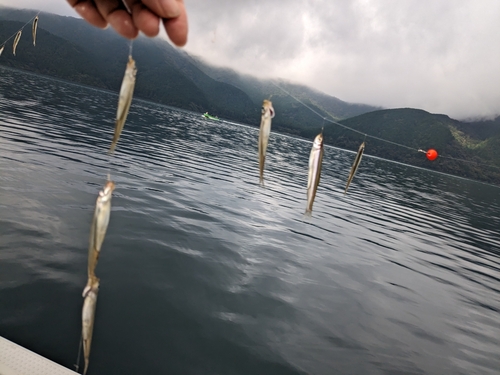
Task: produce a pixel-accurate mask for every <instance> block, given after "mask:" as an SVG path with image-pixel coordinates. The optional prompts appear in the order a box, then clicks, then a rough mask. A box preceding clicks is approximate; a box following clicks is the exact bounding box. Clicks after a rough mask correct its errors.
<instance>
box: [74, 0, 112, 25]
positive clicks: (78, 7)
mask: <svg viewBox="0 0 500 375" xmlns="http://www.w3.org/2000/svg"><path fill="white" fill-rule="evenodd" d="M67 1H68V3H69V5H71V6H72V7H73V9H75V11H76V12H77V13H78V14H79V15H80V16H81V17H82V18H83V19H84V20H86V21H87V22H88V23H90V24H91V25H94V26H96V27H100V28H101V29H104V28H105V27H106V26H107V25H108V23H107V22H106V20H105V19H104V18H103V17H102V16H101V14H100V13H99V11H98V10H97V8H96V6H95V4H94V2H93V1H92V0H86V1H85V0H84V1H82V0H67Z"/></svg>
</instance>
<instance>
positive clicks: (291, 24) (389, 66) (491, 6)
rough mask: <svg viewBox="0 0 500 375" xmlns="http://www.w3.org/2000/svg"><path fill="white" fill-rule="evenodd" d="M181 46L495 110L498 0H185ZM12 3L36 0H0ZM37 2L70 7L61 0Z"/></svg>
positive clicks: (382, 92) (365, 89)
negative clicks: (186, 17) (184, 36)
mask: <svg viewBox="0 0 500 375" xmlns="http://www.w3.org/2000/svg"><path fill="white" fill-rule="evenodd" d="M185 3H186V7H187V9H188V14H189V25H190V34H189V42H188V45H187V46H186V50H187V51H188V52H191V53H194V54H196V55H198V56H201V57H203V58H204V59H206V60H207V61H209V62H210V63H212V64H215V65H219V66H228V67H232V68H234V69H236V70H239V71H242V72H245V73H250V74H252V75H255V76H258V77H262V78H263V77H280V78H286V79H289V80H292V81H295V82H299V83H304V84H307V85H309V86H312V87H315V88H317V89H319V90H321V91H324V92H326V93H328V94H331V95H333V96H336V97H338V98H340V99H343V100H346V101H350V102H358V103H367V104H372V105H378V106H383V107H387V108H395V107H414V108H422V109H425V110H427V111H430V112H434V113H446V114H448V115H450V116H452V117H454V118H459V119H462V118H470V117H476V118H477V117H492V116H495V115H499V114H500V69H499V68H498V66H499V61H500V48H499V46H500V22H498V15H499V14H500V2H499V1H498V0H481V1H475V0H454V1H453V2H452V1H449V0H434V1H432V2H427V1H426V2H424V1H421V0H405V1H401V0H350V1H344V0H267V1H264V0H246V1H244V2H243V1H241V2H240V1H234V0H185ZM0 4H5V5H10V6H13V5H15V6H17V7H30V4H34V5H33V7H35V8H36V7H41V6H42V5H41V4H39V1H29V0H17V1H15V2H14V1H12V0H0ZM43 10H46V11H52V12H56V13H59V14H64V15H71V14H74V13H73V11H72V9H71V8H70V7H69V6H68V5H67V3H66V1H64V0H45V1H44V2H43Z"/></svg>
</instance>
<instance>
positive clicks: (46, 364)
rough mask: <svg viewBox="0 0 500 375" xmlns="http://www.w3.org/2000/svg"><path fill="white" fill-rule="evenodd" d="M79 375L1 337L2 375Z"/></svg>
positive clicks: (0, 358)
mask: <svg viewBox="0 0 500 375" xmlns="http://www.w3.org/2000/svg"><path fill="white" fill-rule="evenodd" d="M33 374H37V375H45V374H46V375H75V374H78V373H77V372H75V371H72V370H70V369H68V368H66V367H64V366H61V365H59V364H57V363H55V362H53V361H51V360H50V359H47V358H45V357H42V356H41V355H39V354H36V353H34V352H32V351H30V350H28V349H26V348H23V347H22V346H20V345H17V344H16V343H13V342H12V341H9V340H7V339H6V338H3V337H1V336H0V375H33Z"/></svg>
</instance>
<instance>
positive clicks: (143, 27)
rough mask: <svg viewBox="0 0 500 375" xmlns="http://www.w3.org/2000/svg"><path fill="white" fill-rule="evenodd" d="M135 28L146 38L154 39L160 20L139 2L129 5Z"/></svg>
mask: <svg viewBox="0 0 500 375" xmlns="http://www.w3.org/2000/svg"><path fill="white" fill-rule="evenodd" d="M129 7H130V9H131V11H132V18H133V20H134V24H135V26H136V27H137V28H138V29H139V30H140V31H142V32H143V33H144V34H145V35H146V36H149V37H154V36H156V35H158V33H159V32H160V18H159V17H158V16H157V15H156V14H154V13H153V12H151V11H150V10H149V9H148V8H147V7H146V6H144V5H143V4H142V2H141V1H140V0H133V1H132V2H131V3H129Z"/></svg>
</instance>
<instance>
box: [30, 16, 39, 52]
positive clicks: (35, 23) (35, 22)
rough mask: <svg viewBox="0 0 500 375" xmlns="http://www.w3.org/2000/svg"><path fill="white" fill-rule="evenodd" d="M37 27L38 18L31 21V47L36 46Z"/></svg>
mask: <svg viewBox="0 0 500 375" xmlns="http://www.w3.org/2000/svg"><path fill="white" fill-rule="evenodd" d="M37 27H38V16H36V17H35V19H34V20H33V27H32V29H31V33H32V34H33V47H34V46H35V44H36V28H37Z"/></svg>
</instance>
